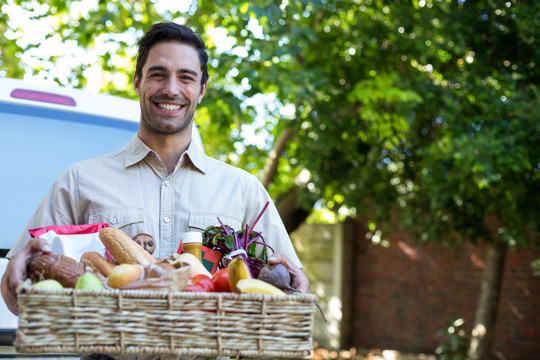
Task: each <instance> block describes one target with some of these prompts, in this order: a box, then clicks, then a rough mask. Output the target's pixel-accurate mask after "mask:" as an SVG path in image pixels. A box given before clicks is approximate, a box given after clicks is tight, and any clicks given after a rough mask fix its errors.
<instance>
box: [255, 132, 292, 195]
mask: <svg viewBox="0 0 540 360" xmlns="http://www.w3.org/2000/svg"><path fill="white" fill-rule="evenodd" d="M293 134H294V133H293V131H292V129H289V128H285V129H283V131H281V133H280V134H279V137H278V138H277V140H276V142H275V143H274V146H272V150H270V154H268V159H267V160H266V164H265V165H264V178H263V180H262V181H261V182H262V184H263V186H264V187H265V188H268V185H270V183H271V182H272V180H273V179H274V176H276V173H277V168H278V161H279V158H280V157H281V153H282V152H283V151H284V150H285V148H286V147H287V143H288V142H289V139H290V138H291V137H292V136H293Z"/></svg>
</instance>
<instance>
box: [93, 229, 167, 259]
mask: <svg viewBox="0 0 540 360" xmlns="http://www.w3.org/2000/svg"><path fill="white" fill-rule="evenodd" d="M99 239H100V240H101V242H102V243H103V245H105V248H106V249H107V250H109V252H110V253H111V254H112V256H113V257H114V258H115V259H116V261H118V263H120V264H140V265H142V266H147V265H149V264H152V263H155V262H157V259H156V258H155V257H153V256H152V255H150V254H149V253H147V252H146V251H145V250H144V249H143V248H142V247H141V246H139V245H137V244H136V243H135V242H134V241H133V240H132V239H131V238H130V237H129V236H128V235H127V234H126V233H125V232H123V231H122V230H120V229H116V228H113V227H106V228H103V229H102V230H101V231H100V232H99Z"/></svg>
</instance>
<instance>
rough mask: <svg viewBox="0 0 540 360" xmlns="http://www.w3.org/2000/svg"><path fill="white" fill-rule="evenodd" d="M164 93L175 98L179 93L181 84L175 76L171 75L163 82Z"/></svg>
mask: <svg viewBox="0 0 540 360" xmlns="http://www.w3.org/2000/svg"><path fill="white" fill-rule="evenodd" d="M162 92H163V94H165V95H167V96H169V97H171V98H173V97H177V96H178V94H179V86H178V82H177V81H176V79H175V77H174V76H170V77H168V78H167V80H166V81H165V82H164V84H163V89H162Z"/></svg>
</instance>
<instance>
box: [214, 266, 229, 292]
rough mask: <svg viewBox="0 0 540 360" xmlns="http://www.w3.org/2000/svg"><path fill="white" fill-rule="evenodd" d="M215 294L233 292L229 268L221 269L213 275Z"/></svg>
mask: <svg viewBox="0 0 540 360" xmlns="http://www.w3.org/2000/svg"><path fill="white" fill-rule="evenodd" d="M212 282H213V283H214V290H215V292H231V287H230V286H229V274H228V272H227V268H223V269H219V270H218V271H216V272H215V273H214V275H212Z"/></svg>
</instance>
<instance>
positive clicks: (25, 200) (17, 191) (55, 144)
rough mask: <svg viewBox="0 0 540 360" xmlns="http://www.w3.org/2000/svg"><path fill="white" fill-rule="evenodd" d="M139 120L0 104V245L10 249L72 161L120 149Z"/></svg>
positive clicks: (125, 143)
mask: <svg viewBox="0 0 540 360" xmlns="http://www.w3.org/2000/svg"><path fill="white" fill-rule="evenodd" d="M138 128H139V124H138V123H137V122H130V121H123V120H119V119H113V118H108V117H103V116H95V115H89V114H84V113H75V112H70V111H60V110H54V109H46V108H39V107H32V106H27V105H14V104H7V103H2V102H0V136H1V138H2V139H1V141H0V151H1V153H2V180H1V186H0V199H1V201H2V207H1V210H0V216H1V219H2V222H1V225H0V249H9V248H10V247H11V246H12V245H13V243H14V242H15V240H16V239H17V237H18V236H19V234H20V232H21V231H22V230H23V228H24V227H25V225H26V223H27V221H28V220H29V219H30V216H31V215H32V213H33V212H34V210H35V209H36V208H37V206H38V205H39V203H40V201H41V200H42V198H43V197H44V196H45V193H46V192H47V190H48V189H49V187H50V186H51V185H52V183H53V182H54V181H55V180H56V178H57V177H58V176H59V175H60V174H61V173H62V171H63V170H65V169H66V168H67V167H68V166H69V165H71V164H73V163H75V162H77V161H81V160H84V159H88V158H91V157H94V156H98V155H103V154H106V153H109V152H113V151H117V150H120V149H122V148H123V147H124V146H126V145H127V143H128V142H129V140H130V139H131V138H132V137H133V136H134V135H135V134H136V133H137V130H138Z"/></svg>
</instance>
